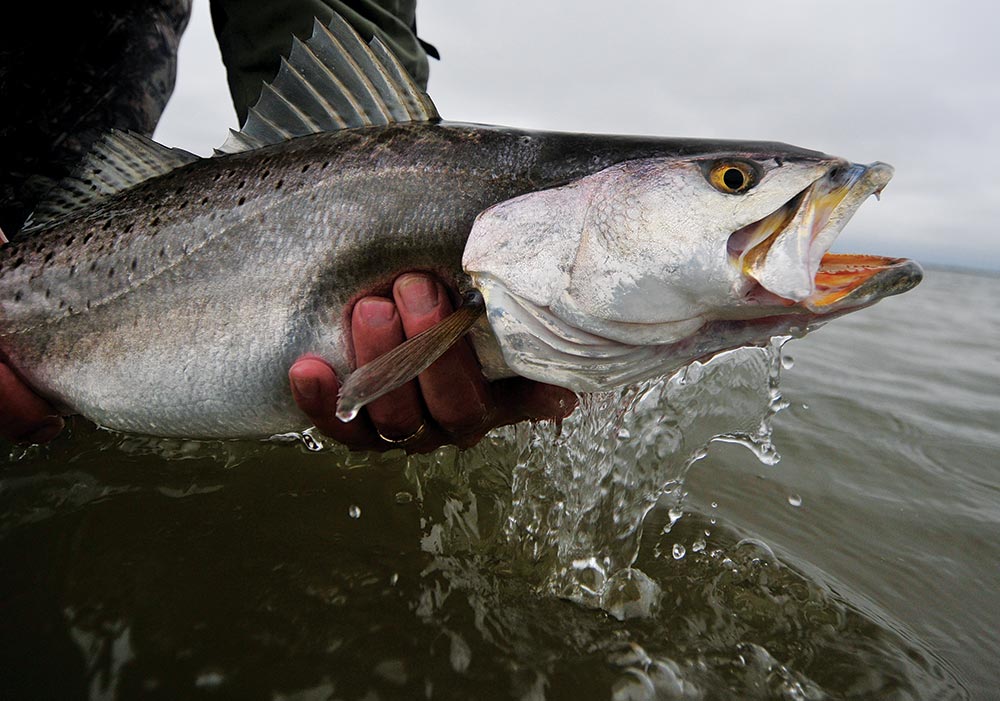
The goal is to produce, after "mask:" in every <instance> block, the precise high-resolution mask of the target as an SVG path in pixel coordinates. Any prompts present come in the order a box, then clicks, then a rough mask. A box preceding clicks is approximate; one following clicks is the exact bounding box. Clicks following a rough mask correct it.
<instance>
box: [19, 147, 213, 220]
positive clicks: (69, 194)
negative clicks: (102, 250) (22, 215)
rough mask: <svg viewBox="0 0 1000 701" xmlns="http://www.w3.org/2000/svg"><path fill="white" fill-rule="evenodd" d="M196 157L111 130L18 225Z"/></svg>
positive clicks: (56, 215) (53, 216)
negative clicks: (72, 171) (74, 170)
mask: <svg viewBox="0 0 1000 701" xmlns="http://www.w3.org/2000/svg"><path fill="white" fill-rule="evenodd" d="M196 160H198V156H196V155H194V154H193V153H188V152H187V151H184V150H183V149H179V148H169V147H167V146H163V145H162V144H158V143H156V142H155V141H153V140H152V139H149V138H147V137H145V136H143V135H141V134H136V133H135V132H124V131H118V130H112V131H111V132H109V133H108V134H105V135H104V136H103V137H102V138H101V139H100V140H99V141H97V142H96V143H95V144H94V147H93V148H92V150H91V151H90V153H88V154H87V155H86V156H85V157H84V159H83V161H82V162H81V163H80V165H79V166H78V168H77V171H76V172H75V173H74V174H73V175H71V176H70V177H68V178H65V179H64V180H62V182H60V183H59V184H58V185H57V186H56V187H54V188H52V191H51V192H50V193H49V194H48V195H47V197H46V198H45V199H44V200H42V202H41V203H39V205H38V206H37V207H36V208H35V210H34V211H33V212H32V213H31V217H30V218H29V219H28V222H27V223H26V224H25V226H24V228H23V229H22V231H23V232H25V233H30V232H31V231H33V230H36V229H41V228H43V227H45V226H47V225H48V224H50V223H52V222H54V221H56V220H57V219H60V218H62V217H64V216H66V215H68V214H72V213H73V212H77V211H80V210H82V209H86V208H87V207H89V206H90V205H92V204H93V203H94V202H95V201H97V200H99V199H101V198H102V197H106V196H107V195H113V194H114V193H116V192H121V191H122V190H127V189H129V188H130V187H132V186H133V185H138V184H139V183H141V182H143V181H145V180H149V179H150V178H154V177H156V176H158V175H163V174H164V173H168V172H170V171H172V170H174V169H175V168H179V167H180V166H182V165H186V164H188V163H191V162H192V161H196Z"/></svg>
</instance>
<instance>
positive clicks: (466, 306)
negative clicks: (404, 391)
mask: <svg viewBox="0 0 1000 701" xmlns="http://www.w3.org/2000/svg"><path fill="white" fill-rule="evenodd" d="M485 309H486V307H485V305H484V303H483V297H482V295H480V294H479V292H477V291H473V292H471V293H470V294H469V295H468V296H467V297H466V299H465V301H464V302H463V303H462V306H460V307H459V308H458V309H457V310H455V311H454V312H453V313H452V314H451V315H450V316H448V317H447V318H445V319H443V320H441V321H440V322H438V323H437V324H435V325H434V326H432V327H431V328H429V329H427V330H426V331H424V332H423V333H421V334H417V335H416V336H414V337H413V338H410V339H407V340H406V341H405V342H404V343H402V344H400V345H398V346H396V347H395V348H393V349H392V350H391V351H389V352H388V353H386V354H385V355H380V356H379V357H378V358H376V359H375V360H373V361H371V362H370V363H368V364H367V365H363V366H361V367H360V368H358V369H357V370H355V371H354V372H353V373H351V375H350V376H349V377H348V378H347V380H346V381H345V382H344V385H343V387H341V388H340V399H339V401H338V402H337V418H338V419H340V420H341V421H344V422H347V421H350V420H351V419H353V418H354V417H355V416H357V415H358V412H359V411H361V409H362V408H363V407H364V406H365V405H366V404H368V403H369V402H371V401H374V400H375V399H378V398H379V397H381V396H382V395H384V394H388V393H389V392H391V391H392V390H394V389H396V388H397V387H401V386H402V385H404V384H406V383H407V382H409V381H410V380H412V379H413V378H414V377H416V376H417V375H419V374H420V373H422V372H423V371H424V370H426V369H427V368H428V367H430V365H431V363H433V362H434V361H435V360H437V359H438V358H440V357H441V356H442V355H443V354H444V352H445V351H446V350H448V349H449V348H451V347H452V346H453V345H454V344H455V342H456V341H458V339H460V338H461V337H462V336H464V335H465V334H466V332H468V330H469V329H471V328H472V325H473V324H475V323H476V321H477V320H478V319H479V317H480V316H482V315H483V312H484V311H485Z"/></svg>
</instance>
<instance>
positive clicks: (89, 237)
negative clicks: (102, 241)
mask: <svg viewBox="0 0 1000 701" xmlns="http://www.w3.org/2000/svg"><path fill="white" fill-rule="evenodd" d="M92 238H94V234H93V233H89V234H87V235H86V236H84V237H83V242H84V243H85V244H87V243H90V239H92Z"/></svg>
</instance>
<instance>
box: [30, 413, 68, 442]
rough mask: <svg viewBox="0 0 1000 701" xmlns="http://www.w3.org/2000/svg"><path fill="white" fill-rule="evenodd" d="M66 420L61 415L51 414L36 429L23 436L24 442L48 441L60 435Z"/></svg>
mask: <svg viewBox="0 0 1000 701" xmlns="http://www.w3.org/2000/svg"><path fill="white" fill-rule="evenodd" d="M65 425H66V422H65V421H63V419H62V417H61V416H50V417H48V418H46V419H45V421H44V422H43V423H42V424H41V425H40V426H39V427H38V428H36V429H35V430H34V431H31V432H30V433H28V434H26V435H25V436H22V437H21V441H22V442H23V443H48V442H49V441H51V440H52V439H53V438H55V437H56V436H58V435H59V434H60V433H61V432H62V430H63V426H65Z"/></svg>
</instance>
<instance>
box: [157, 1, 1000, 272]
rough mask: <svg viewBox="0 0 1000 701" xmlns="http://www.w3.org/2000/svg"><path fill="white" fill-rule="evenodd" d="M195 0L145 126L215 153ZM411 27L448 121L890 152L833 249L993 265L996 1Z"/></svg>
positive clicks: (584, 13) (672, 8)
mask: <svg viewBox="0 0 1000 701" xmlns="http://www.w3.org/2000/svg"><path fill="white" fill-rule="evenodd" d="M194 5H195V7H194V14H193V16H192V19H191V23H190V24H189V26H188V29H187V32H186V33H185V35H184V38H183V39H182V41H181V47H180V55H179V57H178V76H177V85H176V88H175V91H174V95H173V97H172V98H171V101H170V103H169V104H168V106H167V110H166V112H165V113H164V116H163V119H162V120H161V122H160V126H159V128H158V129H157V133H156V138H157V140H159V141H161V142H162V143H165V144H167V145H170V146H179V147H182V148H186V149H188V150H190V151H193V152H195V153H199V154H202V155H208V154H210V153H211V151H212V148H213V147H215V146H218V145H220V144H221V143H222V142H223V141H224V140H225V137H226V134H227V130H228V129H229V127H235V126H236V117H235V114H234V112H233V108H232V105H231V102H230V100H229V93H228V88H227V86H226V81H225V70H224V68H223V66H222V63H221V59H220V57H219V51H218V47H217V45H216V42H215V36H214V34H213V33H212V28H211V19H210V17H209V10H208V0H194ZM612 6H613V7H614V9H613V10H609V9H608V8H610V7H612ZM417 26H418V29H419V34H420V36H421V38H423V39H425V40H426V41H429V42H431V43H432V44H434V45H435V46H436V47H437V48H438V50H439V51H440V53H441V61H434V60H432V61H431V77H430V82H429V85H428V92H429V93H430V95H431V97H432V98H433V100H434V102H435V104H436V105H437V107H438V111H439V112H440V113H441V115H442V116H443V117H444V118H445V119H448V120H453V121H461V122H480V123H487V124H505V125H509V126H517V127H526V128H532V129H553V130H559V131H580V132H598V133H619V134H630V133H631V134H652V135H661V136H694V137H718V138H733V139H765V140H774V141H784V142H787V143H792V144H795V145H798V146H803V147H808V148H813V149H817V150H821V151H825V152H827V153H831V154H834V155H837V156H842V157H844V158H847V159H849V160H851V161H855V162H859V163H868V162H871V161H876V160H879V161H886V162H888V163H891V164H892V165H893V166H895V168H896V175H895V177H894V179H893V181H892V182H891V183H890V184H889V186H888V187H887V188H886V190H885V192H884V193H883V196H882V200H881V202H876V201H875V200H874V199H873V200H871V201H870V202H868V203H866V204H865V205H864V206H863V207H862V208H861V210H860V211H859V212H858V213H857V214H856V215H855V216H854V219H853V220H852V221H851V222H850V223H849V224H848V226H847V228H846V229H845V230H844V232H843V233H842V234H841V235H840V238H839V239H838V241H837V243H836V244H835V245H834V248H833V250H834V251H842V252H852V253H875V254H881V255H892V256H903V257H910V258H915V259H917V260H919V261H921V262H924V263H927V264H937V265H958V266H964V267H972V268H979V269H987V270H1000V236H998V233H1000V227H998V222H1000V41H998V40H997V38H996V36H995V34H996V32H995V30H996V27H998V26H1000V4H996V3H988V2H985V1H983V0H981V1H979V2H975V1H973V0H953V1H952V2H948V3H942V2H937V1H935V2H931V1H929V0H912V1H909V2H907V1H905V0H884V1H882V2H871V0H838V1H837V2H834V3H831V2H814V1H812V0H758V1H757V2H752V3H748V2H745V0H744V1H743V2H735V1H731V0H714V1H713V2H690V1H686V2H682V1H680V0H675V1H672V2H671V1H669V0H616V2H614V3H608V2H604V3H597V2H594V0H508V1H507V2H496V0H489V1H487V0H418V4H417Z"/></svg>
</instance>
